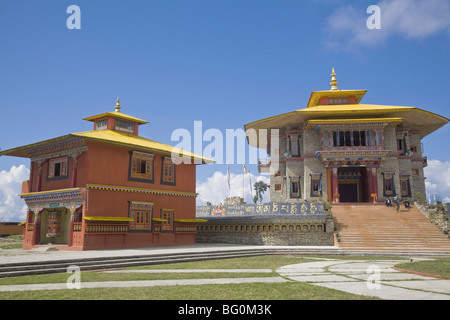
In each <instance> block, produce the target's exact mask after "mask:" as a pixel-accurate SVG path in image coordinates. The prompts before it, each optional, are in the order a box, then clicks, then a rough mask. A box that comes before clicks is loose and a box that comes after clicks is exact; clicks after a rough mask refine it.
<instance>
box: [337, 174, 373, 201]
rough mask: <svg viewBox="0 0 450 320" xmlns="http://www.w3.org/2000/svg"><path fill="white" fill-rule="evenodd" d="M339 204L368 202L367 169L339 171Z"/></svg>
mask: <svg viewBox="0 0 450 320" xmlns="http://www.w3.org/2000/svg"><path fill="white" fill-rule="evenodd" d="M338 185H339V202H368V201H369V199H368V185H367V169H366V168H365V167H343V168H339V169H338Z"/></svg>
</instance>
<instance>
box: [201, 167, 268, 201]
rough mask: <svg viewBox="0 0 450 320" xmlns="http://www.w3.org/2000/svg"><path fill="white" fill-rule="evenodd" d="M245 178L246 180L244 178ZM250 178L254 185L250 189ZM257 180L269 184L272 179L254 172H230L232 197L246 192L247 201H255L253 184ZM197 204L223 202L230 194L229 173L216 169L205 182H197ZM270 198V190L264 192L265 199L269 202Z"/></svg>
mask: <svg viewBox="0 0 450 320" xmlns="http://www.w3.org/2000/svg"><path fill="white" fill-rule="evenodd" d="M243 178H244V179H245V180H244V181H243V180H242V179H243ZM250 180H251V184H252V187H251V189H250ZM257 181H264V182H265V183H267V184H269V183H270V180H269V178H268V177H265V176H255V175H254V174H253V173H247V174H233V173H232V174H230V194H229V196H230V197H233V196H239V197H242V194H243V193H244V194H245V201H246V202H247V203H253V195H254V194H255V191H254V190H253V184H254V183H255V182H257ZM197 193H198V197H197V205H204V204H206V202H208V201H209V202H211V203H212V204H213V205H217V204H219V203H223V202H224V200H225V198H226V197H227V196H228V182H227V175H226V174H224V173H222V172H220V171H216V172H214V174H213V175H212V176H211V177H209V178H208V179H206V181H204V182H197ZM269 199H270V191H269V190H267V191H266V192H265V193H264V194H263V201H262V202H268V201H269Z"/></svg>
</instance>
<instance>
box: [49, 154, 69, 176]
mask: <svg viewBox="0 0 450 320" xmlns="http://www.w3.org/2000/svg"><path fill="white" fill-rule="evenodd" d="M68 177H69V158H68V157H60V158H54V159H50V160H49V161H48V174H47V180H60V179H67V178H68Z"/></svg>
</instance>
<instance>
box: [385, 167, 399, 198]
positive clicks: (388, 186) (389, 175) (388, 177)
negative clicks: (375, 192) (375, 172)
mask: <svg viewBox="0 0 450 320" xmlns="http://www.w3.org/2000/svg"><path fill="white" fill-rule="evenodd" d="M383 193H384V194H383V195H384V196H385V197H391V196H395V194H396V193H395V185H394V173H393V172H383Z"/></svg>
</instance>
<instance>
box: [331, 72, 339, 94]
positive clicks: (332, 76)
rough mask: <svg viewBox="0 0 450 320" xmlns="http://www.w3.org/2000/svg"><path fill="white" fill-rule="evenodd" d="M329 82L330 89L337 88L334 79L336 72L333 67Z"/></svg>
mask: <svg viewBox="0 0 450 320" xmlns="http://www.w3.org/2000/svg"><path fill="white" fill-rule="evenodd" d="M330 84H331V90H339V89H338V87H337V84H338V82H337V80H336V73H335V72H334V67H333V70H332V72H331V82H330Z"/></svg>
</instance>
